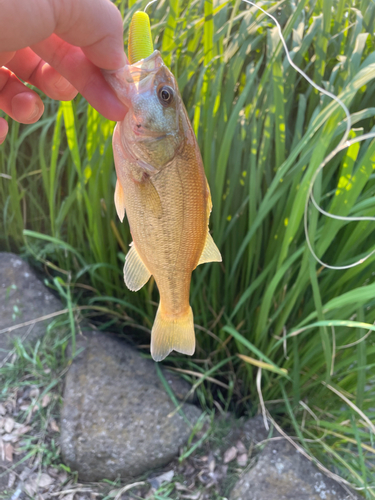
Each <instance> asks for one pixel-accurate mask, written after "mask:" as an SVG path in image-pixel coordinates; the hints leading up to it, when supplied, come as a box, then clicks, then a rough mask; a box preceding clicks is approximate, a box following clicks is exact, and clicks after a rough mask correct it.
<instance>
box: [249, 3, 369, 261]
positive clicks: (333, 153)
mask: <svg viewBox="0 0 375 500" xmlns="http://www.w3.org/2000/svg"><path fill="white" fill-rule="evenodd" d="M242 1H243V2H245V3H247V4H249V5H252V6H253V7H255V8H256V9H258V10H260V11H261V12H263V13H264V14H265V15H266V16H268V17H269V18H270V19H272V21H273V22H274V23H275V24H276V26H277V30H278V32H279V36H280V40H281V43H282V45H283V47H284V50H285V53H286V57H287V59H288V62H289V64H290V65H291V66H292V68H293V69H294V70H295V71H297V72H298V73H299V74H300V75H301V76H302V77H303V78H304V79H305V80H306V81H307V82H308V83H309V84H310V85H312V86H313V87H314V88H315V89H316V90H318V91H319V92H320V93H322V94H323V95H326V96H328V97H330V98H331V99H333V100H334V101H336V102H337V104H339V106H341V108H342V109H343V110H344V112H345V115H346V130H345V133H344V135H343V137H342V138H341V141H340V142H339V144H338V145H337V146H336V147H335V148H334V149H333V150H332V151H331V153H330V154H329V155H328V156H327V157H326V158H325V159H324V160H323V161H322V163H321V164H320V165H319V167H318V168H317V169H316V171H315V173H314V175H313V177H312V179H311V182H310V185H309V190H308V194H307V197H306V203H305V210H304V228H305V236H306V242H307V245H308V247H309V250H310V252H311V254H312V255H313V257H314V258H315V260H316V261H317V262H319V264H321V265H322V266H324V267H327V268H328V269H333V270H343V269H349V268H351V267H355V266H358V265H359V264H362V263H363V262H365V261H366V260H367V259H369V258H370V257H371V256H372V255H374V253H375V249H374V250H373V251H372V252H370V253H369V254H368V255H366V256H365V257H363V258H362V259H359V260H358V261H356V262H354V263H352V264H349V265H346V266H331V265H329V264H326V263H325V262H323V261H322V260H321V259H319V257H318V256H317V255H316V253H315V251H314V249H313V247H312V244H311V241H310V237H309V227H308V208H309V203H310V200H311V202H312V203H313V205H314V206H315V208H316V209H317V210H318V211H319V212H320V213H321V214H322V215H325V216H326V217H329V218H331V219H336V220H342V221H345V222H352V221H375V217H344V216H341V215H336V214H331V213H329V212H326V211H325V210H323V209H322V208H321V207H320V206H319V205H318V203H317V202H316V200H315V197H314V185H315V181H316V179H317V177H318V175H319V173H320V172H321V171H322V170H323V168H324V167H325V166H326V165H327V163H328V162H329V161H331V160H332V158H334V156H336V155H337V153H339V152H340V151H342V150H344V149H346V148H348V147H350V146H351V145H353V144H356V143H358V142H362V141H365V140H367V139H373V138H375V132H370V133H367V134H363V135H360V136H358V137H356V138H354V139H352V140H350V141H348V137H349V134H350V130H351V126H352V120H351V115H350V112H349V110H348V108H347V107H346V105H345V104H344V103H343V101H342V100H341V99H340V98H339V97H338V96H337V95H335V94H333V93H331V92H329V91H328V90H325V89H323V88H322V87H320V86H319V85H318V84H316V83H315V82H314V81H313V80H312V79H311V78H310V77H309V76H307V75H306V73H304V72H303V71H302V70H301V69H300V68H299V67H298V66H297V65H296V64H294V62H293V61H292V59H291V57H290V53H289V50H288V47H287V45H286V41H285V38H284V36H283V34H282V30H281V26H280V23H279V22H278V20H277V19H276V18H275V17H274V16H273V15H272V14H270V13H269V12H267V11H265V10H264V9H262V7H259V6H258V5H256V4H255V3H253V2H251V1H250V0H242Z"/></svg>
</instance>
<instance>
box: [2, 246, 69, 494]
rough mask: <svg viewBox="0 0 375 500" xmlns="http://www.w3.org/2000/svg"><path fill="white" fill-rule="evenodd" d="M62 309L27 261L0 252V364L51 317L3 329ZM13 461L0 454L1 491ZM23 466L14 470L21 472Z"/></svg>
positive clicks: (38, 334) (41, 332) (35, 335)
mask: <svg viewBox="0 0 375 500" xmlns="http://www.w3.org/2000/svg"><path fill="white" fill-rule="evenodd" d="M62 308H63V306H62V304H61V302H60V301H59V300H58V299H57V298H56V297H55V296H54V295H53V294H52V293H51V292H50V291H49V290H48V288H46V287H45V286H44V285H43V283H42V282H41V281H40V280H39V279H38V278H37V277H36V275H35V273H34V271H33V270H32V269H31V267H30V266H29V264H28V263H27V262H25V261H23V260H22V259H21V258H20V257H19V256H18V255H15V254H12V253H3V252H0V332H1V333H0V366H1V364H2V363H4V362H6V360H7V357H9V354H10V352H11V350H12V349H13V342H12V341H13V340H14V339H15V338H16V337H20V338H24V343H29V342H33V341H35V339H37V338H38V337H41V336H42V335H44V333H45V331H46V326H47V325H48V324H49V323H50V322H51V320H49V321H48V320H46V321H44V322H37V323H35V324H34V325H28V326H25V327H22V328H19V329H16V330H13V331H11V332H4V330H5V329H7V328H9V327H12V326H15V325H18V324H20V323H24V322H26V321H30V320H33V319H36V318H39V317H40V316H44V315H47V314H51V313H54V312H56V311H59V310H61V309H62ZM11 466H12V464H11V463H10V462H7V461H6V460H2V456H1V453H0V493H2V492H5V491H8V474H6V473H4V471H6V470H7V469H9V467H11ZM23 469H24V465H19V466H18V467H16V468H15V469H13V470H14V471H15V472H16V473H20V471H22V470H23Z"/></svg>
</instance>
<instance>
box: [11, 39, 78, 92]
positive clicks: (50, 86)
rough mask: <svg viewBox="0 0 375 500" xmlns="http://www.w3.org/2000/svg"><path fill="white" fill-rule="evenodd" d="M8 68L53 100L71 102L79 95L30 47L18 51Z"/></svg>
mask: <svg viewBox="0 0 375 500" xmlns="http://www.w3.org/2000/svg"><path fill="white" fill-rule="evenodd" d="M7 68H9V69H10V70H11V71H13V73H15V74H16V75H17V76H18V77H19V78H22V80H24V81H25V82H28V83H31V85H34V86H35V87H38V89H40V90H41V91H42V92H44V94H46V95H48V96H49V97H51V98H52V99H56V100H58V101H70V100H71V99H74V97H75V96H76V95H77V92H78V91H77V90H76V89H75V88H74V87H73V85H72V84H71V83H69V82H68V80H66V79H65V78H64V77H63V76H61V75H60V74H59V73H58V72H57V71H56V70H55V69H54V68H52V67H51V66H50V65H49V64H48V63H46V62H45V61H43V59H41V58H40V57H39V56H38V55H37V54H35V52H33V51H32V50H31V49H30V48H29V47H27V48H26V49H21V50H18V51H17V52H16V53H15V55H14V57H13V58H12V59H11V61H10V62H8V63H7Z"/></svg>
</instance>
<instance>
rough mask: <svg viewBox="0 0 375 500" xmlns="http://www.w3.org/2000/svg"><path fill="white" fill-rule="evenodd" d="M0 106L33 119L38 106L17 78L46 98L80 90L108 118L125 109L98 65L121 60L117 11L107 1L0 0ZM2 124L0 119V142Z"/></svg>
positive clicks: (5, 128)
mask: <svg viewBox="0 0 375 500" xmlns="http://www.w3.org/2000/svg"><path fill="white" fill-rule="evenodd" d="M0 4H1V17H0V109H1V110H3V111H4V112H5V113H6V114H7V115H9V116H10V117H11V118H13V119H14V120H16V121H18V122H20V123H35V122H36V121H37V120H39V118H40V117H41V115H42V113H43V110H44V106H43V103H42V100H41V99H40V97H39V96H38V94H36V93H35V92H34V91H32V90H31V89H30V88H28V87H26V86H25V85H24V84H23V83H22V82H21V81H20V80H19V79H18V78H17V77H19V78H21V79H22V80H23V81H25V82H28V83H30V84H31V85H34V86H35V87H38V88H39V89H40V90H42V91H43V92H44V93H45V94H46V95H48V96H49V97H51V98H52V99H57V100H61V101H68V100H71V99H73V98H74V97H75V96H76V95H77V92H80V93H81V94H82V95H83V97H85V98H86V99H87V101H88V102H89V103H90V104H91V105H92V106H93V107H94V108H95V109H97V110H98V111H99V113H101V114H102V115H103V116H105V117H106V118H109V119H110V120H114V121H119V120H122V119H123V118H124V116H125V114H126V108H125V106H124V104H123V103H121V102H120V101H119V100H118V98H117V97H116V96H115V94H114V93H113V91H112V90H111V88H110V87H109V85H108V84H107V83H106V81H105V80H104V77H103V75H102V73H101V71H100V69H101V68H102V69H107V70H114V69H119V68H121V67H122V66H124V65H125V64H126V63H127V60H126V56H125V53H124V46H123V27H122V19H121V14H120V12H119V10H118V9H117V8H116V7H115V5H113V4H112V3H111V2H110V0H33V1H32V2H30V0H1V1H0ZM7 132H8V124H7V122H6V121H5V120H4V119H3V118H0V144H1V143H2V142H3V141H4V140H5V137H6V134H7Z"/></svg>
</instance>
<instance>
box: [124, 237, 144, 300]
mask: <svg viewBox="0 0 375 500" xmlns="http://www.w3.org/2000/svg"><path fill="white" fill-rule="evenodd" d="M150 276H151V273H150V272H149V270H148V269H147V267H146V266H145V265H144V263H143V260H142V259H141V257H140V255H139V253H138V252H137V249H136V248H135V246H134V245H133V243H132V244H131V248H130V250H129V252H128V253H127V254H126V257H125V266H124V281H125V285H126V286H127V287H128V288H129V290H131V291H132V292H137V291H138V290H140V289H141V288H142V287H143V285H145V284H146V283H147V281H148V280H149V279H150Z"/></svg>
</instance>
